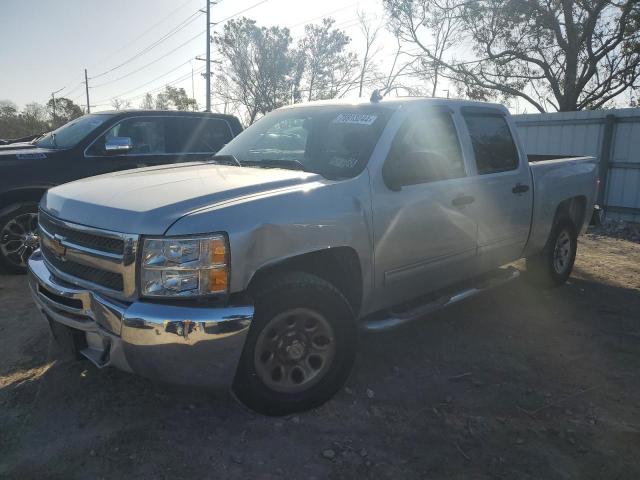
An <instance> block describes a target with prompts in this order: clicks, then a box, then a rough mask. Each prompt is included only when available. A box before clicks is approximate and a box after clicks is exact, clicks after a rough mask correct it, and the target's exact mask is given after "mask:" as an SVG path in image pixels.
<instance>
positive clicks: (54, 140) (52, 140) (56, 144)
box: [51, 132, 58, 148]
mask: <svg viewBox="0 0 640 480" xmlns="http://www.w3.org/2000/svg"><path fill="white" fill-rule="evenodd" d="M51 143H52V144H53V147H54V148H58V142H56V134H55V133H53V132H51Z"/></svg>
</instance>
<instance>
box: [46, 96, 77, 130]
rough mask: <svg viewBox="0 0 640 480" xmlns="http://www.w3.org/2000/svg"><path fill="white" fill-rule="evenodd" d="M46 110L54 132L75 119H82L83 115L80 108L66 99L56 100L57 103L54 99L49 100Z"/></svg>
mask: <svg viewBox="0 0 640 480" xmlns="http://www.w3.org/2000/svg"><path fill="white" fill-rule="evenodd" d="M46 109H47V112H48V114H49V115H50V117H51V128H52V129H53V130H55V129H56V128H58V127H60V126H62V125H64V124H65V123H67V122H70V121H71V120H73V119H74V118H78V117H81V116H82V114H83V112H82V108H80V106H78V105H76V104H75V103H73V101H71V100H69V99H68V98H64V97H60V98H56V99H55V103H54V100H53V99H51V100H49V101H48V102H47V106H46Z"/></svg>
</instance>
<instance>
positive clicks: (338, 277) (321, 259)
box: [247, 246, 363, 316]
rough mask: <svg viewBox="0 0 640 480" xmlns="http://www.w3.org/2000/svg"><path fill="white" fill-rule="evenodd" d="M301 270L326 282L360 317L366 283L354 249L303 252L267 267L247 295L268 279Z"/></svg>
mask: <svg viewBox="0 0 640 480" xmlns="http://www.w3.org/2000/svg"><path fill="white" fill-rule="evenodd" d="M290 271H302V272H305V273H309V274H312V275H317V276H318V277H320V278H322V279H323V280H326V281H327V282H329V283H331V284H332V285H333V286H334V287H336V288H337V289H338V290H339V291H340V292H341V293H342V294H343V295H344V296H345V298H346V299H347V301H348V302H349V304H350V306H351V308H352V309H353V312H354V314H355V315H356V316H357V314H358V312H359V311H360V308H361V305H362V294H363V280H362V268H361V265H360V258H359V256H358V253H357V252H356V251H355V249H353V248H352V247H347V246H343V247H332V248H326V249H323V250H316V251H312V252H307V253H303V254H300V255H296V256H293V257H288V258H285V259H282V260H280V261H278V262H275V263H271V264H268V265H265V266H263V267H261V268H260V269H258V270H257V271H256V272H255V273H254V274H253V276H252V277H251V279H250V281H249V284H248V287H247V292H248V293H249V295H252V292H254V291H255V290H256V288H259V287H260V286H261V285H264V284H265V282H268V281H269V280H268V279H269V277H271V276H273V275H278V274H280V273H284V272H290Z"/></svg>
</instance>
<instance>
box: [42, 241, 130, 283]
mask: <svg viewBox="0 0 640 480" xmlns="http://www.w3.org/2000/svg"><path fill="white" fill-rule="evenodd" d="M42 256H43V257H44V259H45V261H46V262H47V263H48V264H49V265H51V266H53V267H54V268H55V269H56V270H58V271H60V272H64V273H66V274H68V275H72V276H73V277H76V278H79V279H80V280H84V281H86V282H91V283H95V284H96V285H100V286H101V287H104V288H108V289H110V290H116V291H118V292H121V291H122V290H123V288H124V283H123V281H122V275H121V274H119V273H114V272H107V271H105V270H101V269H99V268H95V267H89V266H87V265H82V264H81V263H76V262H72V261H70V260H64V261H62V260H60V259H58V258H56V257H55V256H53V255H52V252H51V251H50V250H49V249H47V248H43V249H42Z"/></svg>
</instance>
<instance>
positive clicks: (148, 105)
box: [140, 93, 155, 110]
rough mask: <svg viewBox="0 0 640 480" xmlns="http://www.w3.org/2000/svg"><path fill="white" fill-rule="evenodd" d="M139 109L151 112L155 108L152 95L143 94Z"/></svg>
mask: <svg viewBox="0 0 640 480" xmlns="http://www.w3.org/2000/svg"><path fill="white" fill-rule="evenodd" d="M140 108H141V109H143V110H153V109H154V108H155V102H154V100H153V95H151V94H150V93H147V94H145V96H144V98H143V99H142V102H140Z"/></svg>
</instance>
